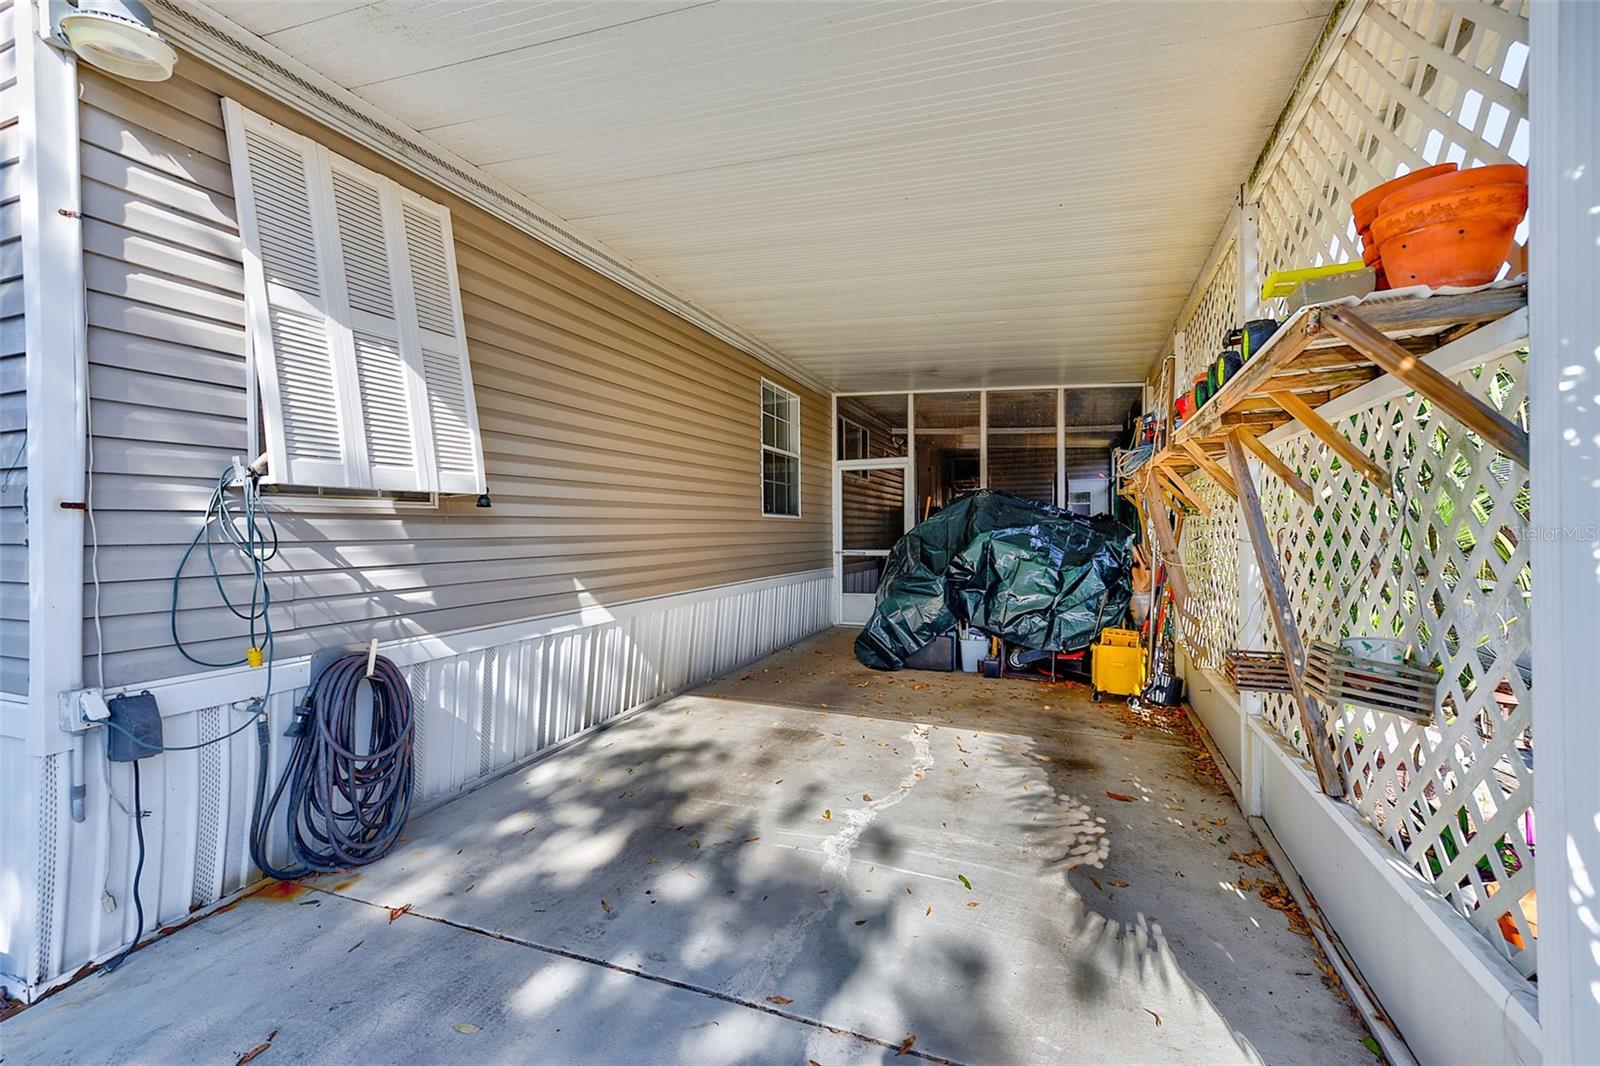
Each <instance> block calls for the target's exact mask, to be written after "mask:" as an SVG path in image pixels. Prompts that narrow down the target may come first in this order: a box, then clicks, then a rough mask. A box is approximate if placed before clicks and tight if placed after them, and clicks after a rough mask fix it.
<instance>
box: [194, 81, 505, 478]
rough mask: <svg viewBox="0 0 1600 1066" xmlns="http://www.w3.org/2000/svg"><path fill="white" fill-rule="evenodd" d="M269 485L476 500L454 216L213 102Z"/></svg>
mask: <svg viewBox="0 0 1600 1066" xmlns="http://www.w3.org/2000/svg"><path fill="white" fill-rule="evenodd" d="M223 117H224V120H225V125H226V127H227V135H228V155H229V159H230V162H231V165H232V169H233V185H234V194H235V199H236V202H237V207H238V215H239V231H240V236H241V237H242V239H243V244H244V274H245V316H246V328H247V332H248V336H249V342H250V357H251V361H252V364H253V366H254V385H255V387H256V388H257V389H258V390H259V404H258V407H259V410H260V417H261V428H262V430H263V435H264V437H265V445H266V453H267V468H268V476H267V479H266V480H267V481H268V482H269V483H276V484H280V485H292V486H298V487H306V488H317V489H333V490H356V491H373V490H376V491H380V492H386V493H411V492H428V493H444V494H477V493H481V492H483V491H484V489H485V486H484V470H483V444H482V441H481V440H480V438H479V435H478V412H477V406H476V403H475V401H474V397H473V389H472V372H471V369H470V367H469V365H468V361H467V341H466V329H465V327H464V325H463V323H462V317H461V296H460V291H459V286H458V283H457V279H456V262H455V249H454V243H453V240H452V236H451V229H450V212H449V210H448V209H446V208H445V207H443V206H442V205H440V204H437V203H434V202H433V201H431V200H428V199H425V198H424V197H422V196H419V195H417V194H416V193H414V192H412V191H411V190H409V189H406V188H404V187H402V186H401V185H399V184H398V183H397V182H394V181H392V180H390V179H389V178H386V177H384V176H382V175H380V174H375V173H373V172H372V171H370V170H367V169H365V168H363V167H361V166H358V165H357V164H355V163H353V162H351V161H350V160H348V159H345V158H343V157H342V156H338V155H335V154H334V153H332V152H330V151H328V150H327V149H326V148H324V147H323V146H321V145H320V144H317V143H316V142H315V141H312V140H310V139H308V138H306V137H303V136H301V135H299V134H297V133H294V132H292V131H290V130H288V129H286V128H284V127H283V126H280V125H278V124H277V123H275V122H272V121H270V120H268V119H266V118H263V117H262V116H260V115H257V114H255V113H254V112H252V111H248V110H246V109H245V108H243V107H241V106H240V105H239V104H238V103H237V102H235V101H233V100H226V101H224V103H223Z"/></svg>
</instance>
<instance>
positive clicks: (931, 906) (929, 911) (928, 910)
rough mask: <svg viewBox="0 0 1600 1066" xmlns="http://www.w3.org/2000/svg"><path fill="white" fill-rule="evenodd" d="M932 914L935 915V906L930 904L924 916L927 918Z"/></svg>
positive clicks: (923, 913)
mask: <svg viewBox="0 0 1600 1066" xmlns="http://www.w3.org/2000/svg"><path fill="white" fill-rule="evenodd" d="M932 913H933V904H931V903H930V904H928V909H927V910H925V911H923V912H922V916H923V917H924V918H926V917H928V916H929V915H931V914H932Z"/></svg>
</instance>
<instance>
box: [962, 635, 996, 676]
mask: <svg viewBox="0 0 1600 1066" xmlns="http://www.w3.org/2000/svg"><path fill="white" fill-rule="evenodd" d="M988 654H989V638H988V637H986V636H984V635H983V634H981V633H979V634H978V635H977V636H971V637H962V638H961V669H962V670H963V671H965V672H966V673H969V674H975V673H977V672H978V663H979V662H980V661H981V660H982V659H983V658H984V657H985V656H987V655H988Z"/></svg>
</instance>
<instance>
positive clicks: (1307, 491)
mask: <svg viewBox="0 0 1600 1066" xmlns="http://www.w3.org/2000/svg"><path fill="white" fill-rule="evenodd" d="M1233 435H1234V436H1236V437H1238V438H1239V443H1240V444H1243V445H1244V447H1245V450H1246V451H1248V452H1250V454H1252V455H1254V456H1255V457H1256V458H1257V459H1260V460H1261V461H1262V462H1263V463H1265V464H1266V466H1267V469H1268V470H1271V471H1272V472H1273V473H1274V474H1277V475H1278V477H1279V479H1280V480H1282V481H1283V483H1284V484H1285V485H1288V486H1289V487H1290V488H1291V489H1293V490H1294V491H1295V495H1297V496H1299V497H1300V498H1301V499H1302V500H1304V501H1306V502H1307V503H1309V504H1315V503H1316V502H1317V498H1316V494H1315V493H1313V492H1312V491H1311V485H1310V484H1309V483H1308V482H1307V481H1306V479H1305V478H1303V477H1301V476H1300V475H1299V474H1296V473H1295V472H1294V471H1293V470H1291V469H1289V464H1288V463H1286V462H1284V461H1283V460H1282V459H1279V458H1278V457H1277V456H1276V455H1274V454H1273V451H1272V449H1271V448H1269V447H1267V446H1266V445H1265V444H1262V443H1261V438H1260V437H1258V436H1256V435H1255V434H1254V433H1251V432H1250V431H1249V430H1247V429H1245V428H1244V427H1242V426H1241V427H1238V428H1235V429H1234V431H1233ZM1234 495H1235V496H1236V497H1237V496H1238V493H1234Z"/></svg>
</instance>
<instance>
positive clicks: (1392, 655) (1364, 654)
mask: <svg viewBox="0 0 1600 1066" xmlns="http://www.w3.org/2000/svg"><path fill="white" fill-rule="evenodd" d="M1339 646H1340V647H1342V648H1344V650H1345V651H1347V652H1349V653H1350V654H1351V655H1358V656H1360V657H1361V658H1363V659H1371V660H1373V661H1374V662H1380V663H1403V662H1405V660H1406V642H1405V641H1403V640H1401V639H1400V638H1399V637H1345V638H1344V639H1343V640H1341V641H1340V642H1339Z"/></svg>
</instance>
